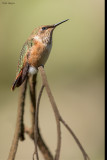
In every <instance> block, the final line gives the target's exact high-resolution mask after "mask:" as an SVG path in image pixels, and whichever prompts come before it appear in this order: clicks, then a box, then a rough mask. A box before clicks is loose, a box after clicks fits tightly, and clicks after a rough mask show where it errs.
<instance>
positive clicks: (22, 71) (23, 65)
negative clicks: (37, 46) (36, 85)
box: [11, 39, 33, 90]
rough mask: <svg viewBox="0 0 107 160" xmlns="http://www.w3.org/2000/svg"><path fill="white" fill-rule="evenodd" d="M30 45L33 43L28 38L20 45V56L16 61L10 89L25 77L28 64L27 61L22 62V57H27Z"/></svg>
mask: <svg viewBox="0 0 107 160" xmlns="http://www.w3.org/2000/svg"><path fill="white" fill-rule="evenodd" d="M32 45H33V40H32V39H29V40H27V41H26V42H25V43H24V45H23V47H22V50H21V53H20V58H19V61H18V67H17V73H16V79H15V81H14V83H13V85H12V88H11V89H12V90H14V89H15V87H19V86H20V85H21V84H22V83H23V82H24V80H25V78H26V77H27V74H28V70H29V64H28V62H27V61H26V62H24V59H25V57H27V58H28V55H29V53H30V50H31V47H32Z"/></svg>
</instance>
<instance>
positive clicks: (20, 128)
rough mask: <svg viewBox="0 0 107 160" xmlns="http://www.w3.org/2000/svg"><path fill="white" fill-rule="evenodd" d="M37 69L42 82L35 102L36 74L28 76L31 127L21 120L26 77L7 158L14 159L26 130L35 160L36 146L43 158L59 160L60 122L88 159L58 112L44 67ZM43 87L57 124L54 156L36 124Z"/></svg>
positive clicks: (86, 158) (87, 158)
mask: <svg viewBox="0 0 107 160" xmlns="http://www.w3.org/2000/svg"><path fill="white" fill-rule="evenodd" d="M38 70H39V71H40V73H41V78H42V83H43V84H42V87H41V90H40V92H39V96H38V99H37V103H36V90H35V86H36V76H37V75H34V76H30V77H29V87H30V99H31V107H30V108H31V117H32V121H31V128H30V129H28V128H27V127H26V128H24V122H23V116H24V105H25V95H26V88H27V79H26V81H25V82H24V83H23V85H22V87H21V90H20V97H19V105H18V114H17V121H16V129H15V134H14V138H13V141H12V145H11V149H10V153H9V156H8V160H14V159H15V155H16V152H17V147H18V141H19V139H20V140H24V132H26V133H27V134H28V135H29V136H30V138H31V139H32V140H33V141H34V144H35V154H36V159H37V160H39V156H38V150H37V146H38V147H39V149H40V151H41V153H42V154H43V156H44V159H45V160H59V157H60V149H61V126H60V122H61V123H62V124H63V125H64V126H65V127H66V129H67V130H68V131H69V133H70V134H71V135H72V136H73V138H74V139H75V141H76V143H77V145H78V146H79V148H80V150H81V151H82V153H83V157H84V160H89V157H88V155H87V153H86V152H85V150H84V148H83V147H82V145H81V143H80V142H79V140H78V138H77V137H76V135H75V134H74V132H73V131H72V129H71V128H70V127H69V126H68V124H67V123H66V122H65V121H64V120H63V118H62V117H61V115H60V112H59V110H58V108H57V105H56V103H55V100H54V97H53V95H52V93H51V89H50V87H49V84H48V81H47V77H46V74H45V71H44V68H43V67H42V66H40V67H39V68H38ZM44 88H45V89H46V91H47V95H48V97H49V100H50V103H51V105H52V108H53V111H54V115H55V118H56V124H57V149H56V154H55V158H53V156H52V154H51V152H50V150H49V148H48V147H47V146H46V144H45V142H44V140H43V138H42V136H41V134H40V130H39V126H38V119H39V118H38V116H39V104H40V100H41V96H42V93H43V89H44ZM33 159H34V154H33Z"/></svg>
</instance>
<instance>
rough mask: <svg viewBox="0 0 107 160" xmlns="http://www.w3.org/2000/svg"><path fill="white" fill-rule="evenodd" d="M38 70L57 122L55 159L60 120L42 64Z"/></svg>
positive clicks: (58, 144) (58, 147)
mask: <svg viewBox="0 0 107 160" xmlns="http://www.w3.org/2000/svg"><path fill="white" fill-rule="evenodd" d="M38 69H39V71H40V73H41V77H42V83H43V85H44V86H45V88H46V91H47V94H48V97H49V100H50V103H51V105H52V108H53V111H54V114H55V118H56V124H57V149H56V155H55V160H59V156H60V149H61V127H60V121H59V111H58V109H57V106H56V103H55V100H54V97H53V95H52V93H51V90H50V87H49V85H48V81H47V77H46V74H45V71H44V69H43V67H42V66H40V67H39V68H38Z"/></svg>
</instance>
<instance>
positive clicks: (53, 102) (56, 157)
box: [38, 66, 89, 160]
mask: <svg viewBox="0 0 107 160" xmlns="http://www.w3.org/2000/svg"><path fill="white" fill-rule="evenodd" d="M38 69H39V71H40V73H41V78H42V83H43V85H44V86H45V88H46V91H47V94H48V97H49V99H50V102H51V105H52V107H53V110H54V113H55V117H56V122H57V131H58V141H57V142H58V143H57V144H58V145H57V152H56V156H55V160H59V155H60V147H61V131H60V122H62V124H63V125H64V126H65V127H66V129H67V130H68V131H69V132H70V134H71V135H72V136H73V138H74V139H75V141H76V143H77V145H78V146H79V148H80V150H81V152H82V154H83V157H84V160H89V157H88V155H87V153H86V152H85V150H84V148H83V147H82V145H81V143H80V141H79V140H78V138H77V137H76V135H75V134H74V132H73V131H72V129H71V128H70V127H69V126H68V125H67V123H66V122H65V121H64V120H63V118H62V117H61V115H60V113H59V110H58V108H57V105H56V103H55V100H54V97H53V96H52V93H51V90H50V87H49V84H48V81H47V77H46V74H45V71H44V68H43V67H42V66H40V67H39V68H38Z"/></svg>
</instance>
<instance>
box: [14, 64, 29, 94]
mask: <svg viewBox="0 0 107 160" xmlns="http://www.w3.org/2000/svg"><path fill="white" fill-rule="evenodd" d="M28 70H29V64H28V63H26V64H25V66H24V68H23V69H22V70H21V71H20V72H19V74H18V75H17V77H16V79H15V81H14V83H13V85H12V88H11V90H12V91H14V89H15V88H16V87H19V86H20V85H21V84H22V83H23V82H24V80H25V79H26V77H27V75H28Z"/></svg>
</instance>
